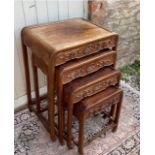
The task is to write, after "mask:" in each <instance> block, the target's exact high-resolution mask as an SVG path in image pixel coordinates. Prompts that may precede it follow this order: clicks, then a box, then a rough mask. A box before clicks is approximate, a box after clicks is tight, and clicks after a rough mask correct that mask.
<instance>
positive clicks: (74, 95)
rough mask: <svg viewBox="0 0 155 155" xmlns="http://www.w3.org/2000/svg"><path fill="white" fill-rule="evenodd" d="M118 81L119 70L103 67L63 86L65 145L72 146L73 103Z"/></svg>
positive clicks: (114, 84) (116, 83)
mask: <svg viewBox="0 0 155 155" xmlns="http://www.w3.org/2000/svg"><path fill="white" fill-rule="evenodd" d="M119 81H120V72H119V71H117V70H114V69H112V68H109V67H107V68H103V69H101V70H99V71H97V72H95V73H92V74H90V75H88V76H85V77H83V78H79V79H76V80H74V81H72V82H70V83H68V84H66V85H65V86H64V94H63V95H64V96H63V101H64V104H65V105H66V107H67V111H68V115H67V145H68V148H72V143H71V139H72V135H71V133H72V115H73V107H74V106H73V104H75V103H77V102H79V101H81V100H82V99H84V98H86V97H88V96H92V95H94V94H96V93H99V92H101V91H103V90H105V89H106V88H108V87H109V86H116V85H118V84H119Z"/></svg>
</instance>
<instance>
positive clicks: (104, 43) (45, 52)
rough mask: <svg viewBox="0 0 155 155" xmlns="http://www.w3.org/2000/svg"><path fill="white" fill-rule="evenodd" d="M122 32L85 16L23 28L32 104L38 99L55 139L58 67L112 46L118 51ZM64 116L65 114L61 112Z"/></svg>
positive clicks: (27, 75)
mask: <svg viewBox="0 0 155 155" xmlns="http://www.w3.org/2000/svg"><path fill="white" fill-rule="evenodd" d="M117 40H118V35H117V34H116V33H114V32H110V31H108V30H106V29H103V28H101V27H98V26H96V25H95V24H92V23H90V22H89V21H87V20H85V19H68V20H64V21H58V22H53V23H48V24H41V25H34V26H28V27H25V28H23V30H22V47H23V56H24V66H25V75H26V88H27V96H28V107H29V109H30V110H32V104H33V103H36V105H37V110H36V114H37V115H38V116H39V118H40V119H41V120H42V122H43V123H44V125H45V126H46V128H48V130H49V132H50V135H51V139H52V140H54V139H55V130H54V128H55V124H54V104H55V103H54V92H55V80H56V79H55V68H56V67H57V66H60V65H62V64H65V63H67V62H68V61H71V60H75V59H79V58H82V57H86V56H89V55H92V54H95V53H96V52H98V51H100V50H103V49H107V48H109V49H110V50H113V51H115V50H116V46H117ZM27 46H28V47H29V48H30V49H31V50H32V59H33V69H34V86H35V94H36V98H35V100H33V99H32V97H31V81H30V72H29V61H28V52H27ZM37 68H39V69H41V71H42V72H43V73H44V74H45V75H46V76H47V91H48V121H46V122H45V121H44V120H43V118H42V117H41V111H42V109H40V100H41V99H43V98H44V96H39V89H38V88H39V85H38V77H37ZM60 117H62V116H60Z"/></svg>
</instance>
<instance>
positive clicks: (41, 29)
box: [22, 19, 116, 52]
mask: <svg viewBox="0 0 155 155" xmlns="http://www.w3.org/2000/svg"><path fill="white" fill-rule="evenodd" d="M115 34H116V33H114V32H110V31H108V30H106V29H104V28H101V27H99V26H97V25H95V24H93V23H90V22H89V21H87V20H85V19H68V20H63V21H58V22H52V23H48V24H40V25H35V26H28V27H25V28H24V29H23V31H22V35H23V38H24V40H25V42H26V44H27V45H28V46H29V45H30V46H32V44H35V43H38V42H40V43H42V44H44V46H47V47H48V48H51V49H52V50H53V51H55V52H57V51H62V50H65V49H70V48H73V47H76V46H80V45H83V44H86V43H89V42H93V41H96V40H100V39H103V38H106V37H108V36H112V35H115Z"/></svg>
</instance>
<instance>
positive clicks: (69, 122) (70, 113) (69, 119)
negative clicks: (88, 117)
mask: <svg viewBox="0 0 155 155" xmlns="http://www.w3.org/2000/svg"><path fill="white" fill-rule="evenodd" d="M67 112H68V114H67V146H68V149H71V148H72V117H73V104H72V102H70V101H69V102H68V103H67Z"/></svg>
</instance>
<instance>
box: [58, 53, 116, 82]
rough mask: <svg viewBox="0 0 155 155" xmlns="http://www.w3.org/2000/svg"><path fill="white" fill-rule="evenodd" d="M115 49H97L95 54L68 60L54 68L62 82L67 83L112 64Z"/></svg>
mask: <svg viewBox="0 0 155 155" xmlns="http://www.w3.org/2000/svg"><path fill="white" fill-rule="evenodd" d="M115 62H116V51H104V50H102V51H99V52H98V53H96V54H95V55H90V56H87V57H85V58H81V59H77V60H74V61H71V62H68V63H66V64H64V65H61V66H60V67H57V68H56V74H58V76H60V77H61V78H60V80H61V82H62V84H67V83H69V82H71V81H72V80H74V79H77V78H79V77H83V76H86V75H89V74H91V73H93V72H95V71H98V70H99V69H101V68H103V67H107V66H114V65H115Z"/></svg>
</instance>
